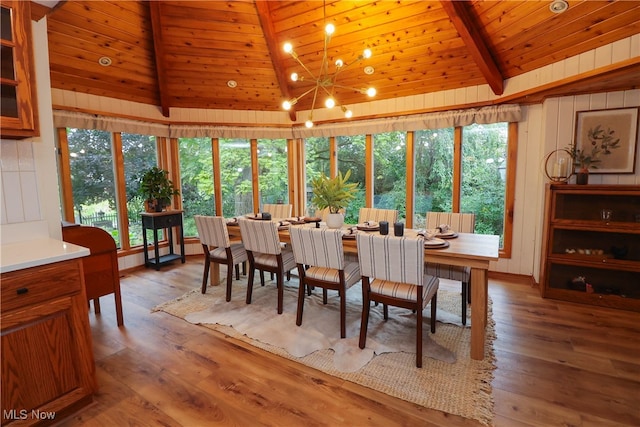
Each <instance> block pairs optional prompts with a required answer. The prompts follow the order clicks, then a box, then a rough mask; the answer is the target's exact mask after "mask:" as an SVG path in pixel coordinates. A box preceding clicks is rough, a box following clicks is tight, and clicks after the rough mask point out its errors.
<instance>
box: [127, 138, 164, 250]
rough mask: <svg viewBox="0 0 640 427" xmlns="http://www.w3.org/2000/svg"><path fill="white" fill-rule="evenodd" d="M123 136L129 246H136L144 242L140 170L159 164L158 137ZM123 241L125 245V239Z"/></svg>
mask: <svg viewBox="0 0 640 427" xmlns="http://www.w3.org/2000/svg"><path fill="white" fill-rule="evenodd" d="M121 136H122V156H123V159H124V177H125V180H124V181H125V182H124V184H125V188H126V193H127V206H126V209H127V218H128V225H129V227H128V229H129V246H136V245H141V244H142V223H141V221H140V213H142V212H144V198H143V197H142V196H140V195H139V194H138V187H139V185H138V176H139V174H140V171H143V170H146V169H149V168H151V167H153V166H155V165H156V164H157V160H156V159H157V149H156V137H155V136H149V135H139V134H131V133H124V132H123V133H122V134H121ZM121 243H122V244H123V246H124V239H123V241H122V242H121Z"/></svg>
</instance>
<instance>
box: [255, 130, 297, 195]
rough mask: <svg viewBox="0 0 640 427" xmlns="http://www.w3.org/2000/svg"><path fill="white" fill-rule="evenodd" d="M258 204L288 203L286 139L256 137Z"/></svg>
mask: <svg viewBox="0 0 640 427" xmlns="http://www.w3.org/2000/svg"><path fill="white" fill-rule="evenodd" d="M258 170H259V174H258V186H259V188H260V206H262V205H264V204H265V203H285V204H287V203H289V164H288V161H287V140H286V139H258Z"/></svg>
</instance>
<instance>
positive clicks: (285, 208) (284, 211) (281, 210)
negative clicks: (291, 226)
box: [262, 203, 293, 219]
mask: <svg viewBox="0 0 640 427" xmlns="http://www.w3.org/2000/svg"><path fill="white" fill-rule="evenodd" d="M292 209H293V205H291V204H283V203H275V204H269V203H265V204H263V205H262V212H269V213H270V214H271V218H272V219H284V218H291V211H292Z"/></svg>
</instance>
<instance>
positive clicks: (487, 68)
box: [440, 0, 504, 95]
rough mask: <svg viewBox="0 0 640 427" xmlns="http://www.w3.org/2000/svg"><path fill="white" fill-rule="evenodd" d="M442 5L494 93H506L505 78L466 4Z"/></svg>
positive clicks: (447, 1) (442, 0) (446, 0)
mask: <svg viewBox="0 0 640 427" xmlns="http://www.w3.org/2000/svg"><path fill="white" fill-rule="evenodd" d="M440 3H441V4H442V8H443V9H444V10H445V12H447V15H449V19H451V22H452V23H453V26H454V27H455V28H456V31H458V34H460V37H461V38H462V41H464V44H465V46H466V47H467V49H469V53H470V54H471V57H472V58H473V60H474V61H475V63H476V65H477V66H478V68H480V72H482V75H483V76H484V78H485V79H486V80H487V83H488V84H489V87H491V90H493V93H495V94H496V95H502V93H503V92H504V78H503V77H502V74H501V73H500V70H499V69H498V66H497V65H496V63H495V61H494V60H493V57H492V56H491V52H489V49H488V48H487V45H486V44H485V42H484V39H483V38H482V35H481V33H480V31H479V30H478V27H477V26H476V19H475V18H473V16H472V15H471V13H470V12H469V9H468V7H467V5H466V4H465V3H466V2H463V1H451V0H440Z"/></svg>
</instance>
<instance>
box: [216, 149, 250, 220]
mask: <svg viewBox="0 0 640 427" xmlns="http://www.w3.org/2000/svg"><path fill="white" fill-rule="evenodd" d="M220 179H221V181H222V182H221V184H222V211H223V216H225V217H228V218H231V217H234V216H238V215H244V214H247V213H250V212H253V193H252V192H253V184H252V179H251V145H250V143H249V141H248V140H246V139H240V138H238V139H233V138H221V139H220Z"/></svg>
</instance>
